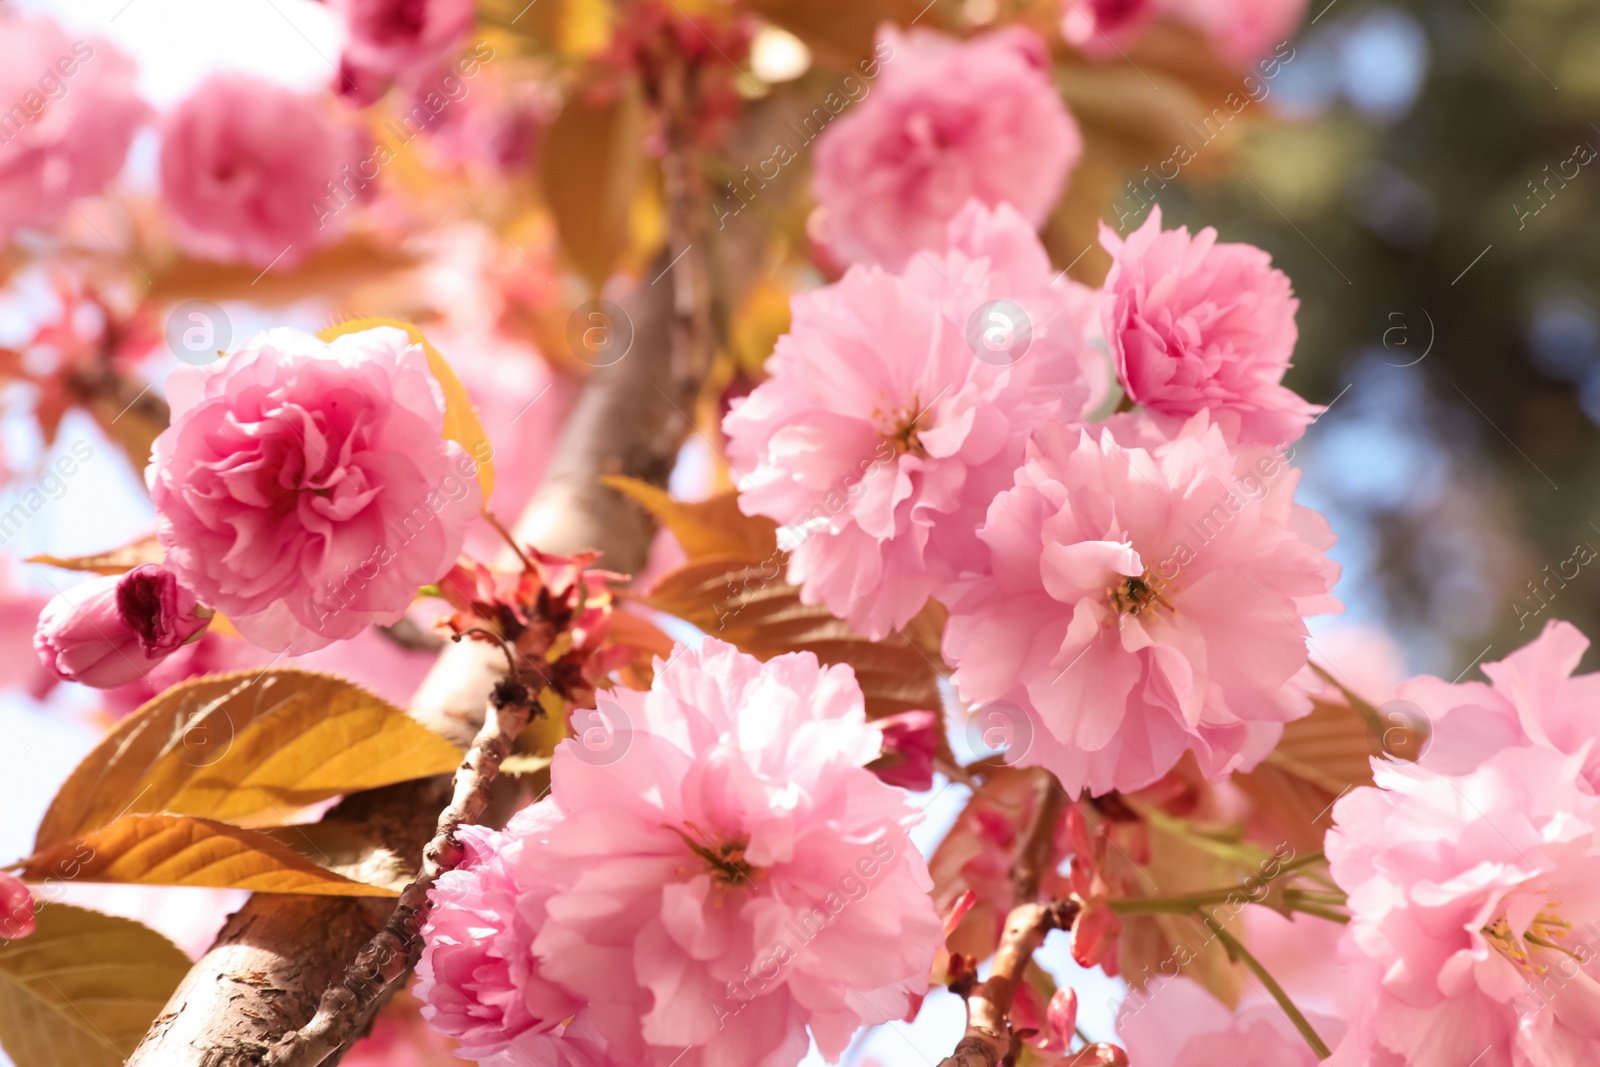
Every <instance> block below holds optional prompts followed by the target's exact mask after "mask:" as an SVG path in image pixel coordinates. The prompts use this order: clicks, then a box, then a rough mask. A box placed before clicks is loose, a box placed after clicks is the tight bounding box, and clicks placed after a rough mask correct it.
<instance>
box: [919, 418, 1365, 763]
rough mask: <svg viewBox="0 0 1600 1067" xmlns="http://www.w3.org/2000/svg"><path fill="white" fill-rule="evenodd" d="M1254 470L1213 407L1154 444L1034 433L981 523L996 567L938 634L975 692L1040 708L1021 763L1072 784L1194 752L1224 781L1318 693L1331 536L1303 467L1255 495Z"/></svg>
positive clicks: (965, 685)
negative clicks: (1318, 630)
mask: <svg viewBox="0 0 1600 1067" xmlns="http://www.w3.org/2000/svg"><path fill="white" fill-rule="evenodd" d="M1121 432H1122V433H1123V434H1124V435H1131V434H1133V431H1131V430H1129V429H1127V428H1126V425H1124V426H1123V427H1121ZM1144 432H1150V431H1148V430H1147V431H1144ZM1246 464H1249V465H1250V466H1249V468H1246ZM1244 469H1255V467H1254V462H1253V460H1252V457H1250V456H1248V455H1245V454H1241V455H1238V456H1236V455H1235V454H1234V453H1233V452H1231V451H1230V449H1229V447H1228V445H1227V444H1226V442H1225V441H1224V439H1223V436H1222V433H1221V432H1220V430H1219V429H1218V428H1217V427H1216V426H1214V425H1211V424H1209V422H1208V421H1207V419H1206V417H1205V416H1203V415H1201V416H1197V417H1196V418H1195V419H1193V420H1191V421H1190V422H1189V423H1188V424H1186V425H1185V426H1184V427H1183V428H1182V429H1181V432H1179V433H1178V435H1177V436H1175V437H1174V438H1172V439H1171V440H1169V441H1166V442H1165V443H1161V444H1155V445H1152V446H1151V447H1139V446H1135V445H1125V444H1122V443H1119V441H1118V440H1117V439H1116V438H1115V437H1114V436H1113V430H1112V429H1111V428H1108V427H1101V428H1100V429H1099V431H1098V436H1095V435H1094V434H1093V433H1091V432H1090V431H1088V430H1080V429H1066V428H1063V427H1056V426H1049V427H1045V428H1044V429H1041V430H1040V431H1038V432H1037V433H1036V434H1035V435H1034V438H1033V440H1032V441H1031V442H1030V444H1029V447H1028V454H1027V459H1026V462H1025V463H1024V464H1023V465H1022V466H1021V467H1020V468H1019V469H1018V470H1017V472H1016V483H1015V486H1014V488H1012V489H1010V490H1008V491H1007V492H1005V493H1002V494H1000V496H998V497H997V498H996V499H995V501H994V503H993V504H992V505H991V506H990V508H989V513H988V519H987V521H986V523H985V524H984V526H983V527H982V528H981V529H980V530H979V533H978V536H979V537H980V539H981V540H982V541H983V542H984V544H985V546H986V547H987V549H988V554H989V564H990V567H991V569H992V576H989V577H984V578H982V579H975V580H968V581H965V582H963V583H959V584H958V588H957V590H956V592H955V593H954V596H953V599H952V601H951V603H950V622H949V625H948V627H947V629H946V632H945V643H944V651H945V656H946V658H947V659H948V660H949V661H950V663H951V664H952V665H953V666H954V667H955V668H956V670H955V674H954V677H953V681H954V682H955V684H956V686H957V688H958V689H959V690H960V693H961V695H962V697H963V698H965V699H967V700H969V701H972V702H974V703H979V704H981V703H985V702H988V701H996V700H1007V701H1011V702H1013V703H1015V704H1017V705H1018V706H1019V707H1020V708H1021V709H1023V711H1024V712H1026V713H1027V715H1028V716H1029V718H1030V720H1031V721H1032V724H1033V727H1034V729H1033V731H1032V733H1033V738H1032V741H1031V744H1029V745H1027V746H1026V751H1022V752H1017V753H1014V754H1013V758H1014V759H1015V760H1016V761H1017V762H1020V763H1023V764H1027V765H1034V764H1037V765H1042V766H1044V767H1047V768H1049V769H1050V770H1051V771H1053V772H1055V774H1056V775H1057V776H1058V777H1059V778H1060V779H1061V781H1062V784H1063V785H1064V786H1065V787H1066V789H1067V790H1068V792H1069V793H1071V792H1076V791H1078V790H1081V789H1083V788H1085V787H1087V788H1088V789H1089V790H1091V791H1092V792H1094V793H1096V794H1098V793H1103V792H1106V791H1108V790H1111V789H1121V790H1128V789H1136V788H1139V787H1141V786H1144V785H1148V784H1149V783H1150V782H1152V781H1154V780H1155V779H1156V778H1158V777H1160V776H1161V775H1162V774H1163V773H1164V772H1166V771H1167V770H1168V769H1170V768H1171V767H1172V766H1173V765H1174V764H1175V763H1176V762H1177V761H1178V759H1179V757H1181V756H1182V755H1183V753H1184V752H1186V751H1190V752H1193V753H1194V754H1195V757H1196V759H1197V761H1198V764H1199V767H1200V769H1201V771H1202V772H1203V773H1204V774H1205V775H1207V776H1208V777H1210V778H1214V779H1215V778H1220V777H1223V776H1225V775H1226V774H1228V773H1229V772H1230V771H1233V770H1235V769H1239V768H1248V767H1251V766H1254V765H1255V763H1257V762H1259V761H1260V760H1261V759H1262V758H1263V757H1265V756H1266V754H1267V753H1268V752H1269V751H1270V750H1271V749H1272V747H1273V745H1274V744H1276V742H1277V739H1278V737H1279V735H1280V733H1281V730H1282V724H1283V723H1285V722H1287V721H1289V720H1291V719H1294V718H1298V717H1299V716H1301V715H1304V714H1305V713H1306V712H1307V711H1309V710H1310V701H1309V698H1308V695H1307V694H1308V692H1309V690H1310V689H1311V688H1312V684H1311V683H1310V682H1309V681H1308V680H1307V678H1308V676H1309V674H1310V672H1309V671H1306V670H1305V668H1306V636H1307V632H1306V628H1305V624H1304V622H1303V621H1302V617H1303V616H1306V615H1310V614H1318V613H1322V612H1327V611H1335V610H1338V607H1339V605H1338V601H1337V600H1335V599H1334V598H1333V597H1332V596H1331V595H1330V593H1329V591H1330V590H1331V588H1332V585H1333V581H1334V578H1335V577H1336V576H1337V573H1338V567H1337V565H1335V564H1333V563H1331V562H1329V561H1328V559H1327V558H1326V556H1325V555H1324V552H1325V550H1326V549H1327V548H1328V547H1329V546H1330V545H1331V544H1332V543H1333V537H1332V535H1331V533H1330V532H1329V531H1328V528H1327V524H1326V523H1325V522H1324V521H1323V520H1322V518H1321V517H1320V516H1318V515H1316V514H1315V513H1313V512H1311V511H1309V510H1307V509H1305V508H1302V507H1298V506H1296V505H1295V504H1294V502H1293V486H1294V483H1295V481H1296V480H1297V475H1296V474H1295V472H1293V471H1286V472H1284V473H1281V474H1277V475H1276V477H1277V478H1279V479H1284V481H1282V482H1281V483H1280V484H1281V488H1277V489H1274V490H1272V491H1270V492H1262V493H1261V494H1260V495H1259V496H1257V495H1255V494H1253V493H1251V492H1250V491H1249V490H1248V489H1245V488H1243V487H1244V486H1245V485H1246V482H1245V481H1244V479H1243V478H1242V477H1241V476H1242V474H1243V473H1244Z"/></svg>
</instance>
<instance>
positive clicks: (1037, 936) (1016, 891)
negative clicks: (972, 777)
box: [939, 768, 1078, 1067]
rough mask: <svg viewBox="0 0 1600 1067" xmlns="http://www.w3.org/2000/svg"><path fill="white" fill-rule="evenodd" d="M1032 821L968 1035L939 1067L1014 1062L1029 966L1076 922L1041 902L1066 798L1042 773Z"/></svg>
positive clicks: (1074, 908) (1074, 911)
mask: <svg viewBox="0 0 1600 1067" xmlns="http://www.w3.org/2000/svg"><path fill="white" fill-rule="evenodd" d="M1034 773H1035V775H1036V788H1037V793H1036V794H1035V798H1034V805H1033V815H1032V817H1031V819H1030V821H1029V824H1028V828H1027V831H1026V832H1025V833H1024V834H1023V837H1022V843H1021V844H1020V845H1018V846H1017V856H1016V859H1015V861H1014V862H1013V863H1012V867H1011V884H1012V891H1013V896H1012V903H1013V907H1012V909H1011V912H1010V914H1008V915H1007V916H1006V925H1005V929H1004V930H1002V931H1001V934H1000V944H999V946H998V947H997V948H996V949H995V954H994V969H993V970H991V971H990V972H989V977H988V978H986V979H985V980H984V981H982V982H979V983H977V984H976V985H974V986H973V987H972V988H971V990H970V991H968V993H967V994H966V999H967V1029H966V1033H964V1034H963V1035H962V1037H961V1040H960V1041H959V1042H957V1044H956V1049H955V1051H954V1052H953V1053H951V1054H950V1056H949V1057H948V1058H946V1059H945V1060H944V1061H943V1062H942V1063H940V1064H939V1067H998V1065H999V1064H1001V1063H1004V1062H1006V1061H1007V1060H1008V1059H1010V1058H1011V1055H1012V1045H1013V1044H1014V1042H1015V1040H1016V1039H1015V1037H1014V1036H1013V1034H1012V1032H1011V1004H1012V1002H1013V1001H1014V1000H1015V999H1016V993H1017V986H1018V985H1020V984H1021V983H1022V981H1023V976H1024V975H1025V974H1026V972H1027V969H1028V961H1029V960H1031V959H1033V954H1034V952H1035V951H1037V950H1038V948H1039V946H1040V945H1042V944H1044V938H1045V935H1046V934H1048V933H1049V932H1050V931H1051V930H1069V929H1071V928H1072V923H1073V920H1075V919H1076V918H1077V917H1078V905H1077V903H1076V902H1074V901H1045V902H1041V901H1039V900H1038V896H1039V887H1040V885H1041V883H1042V882H1043V881H1044V875H1045V872H1046V871H1047V870H1048V869H1049V868H1050V864H1051V861H1052V860H1053V859H1054V858H1055V837H1056V824H1057V823H1059V822H1060V821H1061V805H1062V803H1063V802H1064V801H1065V799H1066V794H1064V793H1063V792H1062V791H1061V786H1060V784H1059V783H1057V782H1056V780H1055V776H1054V775H1052V774H1051V773H1050V772H1049V771H1047V770H1044V769H1043V768H1040V769H1039V770H1037V771H1035V772H1034Z"/></svg>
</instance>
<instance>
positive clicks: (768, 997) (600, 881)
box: [418, 639, 943, 1067]
mask: <svg viewBox="0 0 1600 1067" xmlns="http://www.w3.org/2000/svg"><path fill="white" fill-rule="evenodd" d="M612 700H614V703H612V702H611V701H612ZM600 710H601V712H602V713H604V714H606V715H607V716H609V718H610V721H611V723H612V725H613V728H614V729H615V730H616V734H615V736H614V737H613V738H612V741H613V742H614V743H612V744H607V745H606V746H604V747H603V748H597V747H593V746H590V747H586V746H585V744H584V741H583V740H582V739H580V738H573V739H569V740H567V741H564V742H562V743H561V745H560V746H558V748H557V750H556V753H555V759H554V762H553V764H552V766H551V783H552V785H551V793H550V795H549V797H547V798H546V799H544V800H541V801H539V802H538V803H536V804H534V805H533V806H532V807H530V808H527V809H525V810H524V811H522V812H520V813H519V814H518V815H517V816H515V817H514V818H513V819H512V821H511V824H510V825H509V826H508V827H507V828H506V830H505V831H503V832H498V833H491V832H487V831H482V830H476V829H470V830H468V831H466V832H465V839H464V843H465V844H466V845H467V848H468V853H469V855H468V861H467V862H466V863H465V864H464V865H463V866H462V867H461V868H460V869H458V870H457V871H455V872H453V873H451V874H447V875H445V876H444V878H443V879H441V881H440V884H439V886H438V887H437V888H436V889H435V890H434V894H433V899H434V908H433V911H432V912H431V916H430V920H429V924H428V926H427V928H426V929H425V931H424V935H425V937H426V941H427V948H426V950H425V951H424V954H423V960H422V964H421V967H420V968H419V974H420V975H421V982H420V984H419V986H418V994H419V995H420V996H421V997H422V999H423V1000H424V1001H425V1003H426V1008H425V1012H426V1014H427V1016H428V1018H429V1019H430V1021H431V1023H432V1024H433V1026H434V1027H435V1028H436V1029H438V1030H439V1031H440V1032H442V1033H444V1034H446V1035H448V1036H451V1037H453V1038H455V1039H457V1040H459V1041H460V1042H462V1046H463V1048H462V1053H463V1055H466V1056H468V1057H470V1058H473V1059H477V1060H479V1061H480V1062H484V1063H489V1064H494V1065H496V1067H511V1065H512V1064H524V1063H538V1064H546V1063H548V1064H569V1065H572V1067H601V1065H613V1064H615V1065H621V1064H628V1065H630V1067H631V1065H638V1064H653V1065H655V1067H668V1065H669V1064H672V1063H680V1064H686V1065H688V1067H751V1065H761V1067H792V1065H794V1064H796V1063H798V1062H799V1061H800V1059H801V1058H802V1057H803V1056H804V1055H805V1052H806V1048H807V1046H808V1037H807V1032H808V1030H809V1033H810V1036H811V1038H813V1039H814V1040H815V1041H816V1043H817V1045H818V1047H819V1048H820V1049H821V1050H822V1052H823V1054H824V1055H825V1056H827V1057H828V1058H829V1060H830V1061H834V1060H837V1059H838V1057H839V1055H840V1054H841V1053H842V1052H843V1051H844V1048H845V1046H846V1045H847V1044H848V1043H849V1040H850V1037H851V1035H852V1034H853V1033H854V1032H855V1030H856V1029H857V1028H858V1027H860V1026H861V1025H862V1024H864V1023H870V1022H883V1021H885V1020H887V1019H895V1018H900V1017H903V1016H904V1015H906V1013H907V1011H908V1009H909V1007H910V1005H911V1004H912V1003H913V998H916V997H919V996H920V995H921V994H922V993H923V992H924V990H925V988H926V985H927V981H928V973H929V967H930V965H931V963H932V960H933V956H934V952H935V950H936V948H937V947H938V946H939V945H941V944H942V942H943V928H942V926H941V923H940V921H939V919H938V917H937V916H936V915H935V913H934V910H933V904H932V901H931V899H930V897H929V890H930V889H931V887H932V883H931V881H930V880H929V878H928V872H927V868H926V867H925V866H924V864H923V861H922V859H921V857H920V856H919V855H918V854H917V852H916V849H915V848H914V847H913V845H912V844H911V841H910V839H909V838H908V837H907V834H906V827H907V824H908V822H909V821H910V819H911V817H912V816H913V814H914V810H913V809H912V808H911V807H910V806H909V805H907V803H906V801H905V794H904V793H903V792H901V791H899V790H897V789H894V788H892V787H890V786H887V785H885V784H883V783H882V782H880V781H879V780H878V779H877V777H876V776H875V775H873V774H872V772H871V771H868V770H867V769H866V767H865V765H866V764H867V763H869V762H871V761H872V760H873V759H875V758H876V757H877V756H878V754H879V751H880V745H881V736H880V733H879V731H878V730H877V729H876V728H874V727H873V726H872V725H871V724H869V723H868V722H867V721H866V716H865V713H864V710H863V702H862V696H861V691H860V689H859V687H858V686H857V685H856V682H855V679H854V676H853V675H852V674H851V672H850V670H849V669H848V668H846V667H826V668H824V667H821V666H820V665H819V664H818V663H817V660H816V658H815V657H814V656H812V655H811V654H810V653H799V654H790V655H783V656H778V657H776V658H775V659H772V660H770V661H768V662H766V663H761V662H759V661H758V660H756V659H754V658H753V657H751V656H748V655H745V654H744V653H741V652H739V651H737V650H736V649H734V648H732V647H731V646H729V645H724V644H721V643H720V642H717V641H715V640H711V639H708V640H707V641H706V642H705V644H704V645H703V646H702V647H701V648H700V649H699V650H698V651H694V650H688V649H682V650H680V651H679V652H678V653H676V654H675V655H674V656H673V658H672V659H671V660H670V661H668V662H660V661H658V662H657V665H656V676H655V681H654V683H653V684H652V686H651V689H650V691H649V692H636V691H631V690H626V689H618V690H613V691H612V692H611V694H610V698H606V699H603V700H602V703H601V709H600Z"/></svg>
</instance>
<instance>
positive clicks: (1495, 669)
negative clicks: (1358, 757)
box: [1396, 619, 1600, 793]
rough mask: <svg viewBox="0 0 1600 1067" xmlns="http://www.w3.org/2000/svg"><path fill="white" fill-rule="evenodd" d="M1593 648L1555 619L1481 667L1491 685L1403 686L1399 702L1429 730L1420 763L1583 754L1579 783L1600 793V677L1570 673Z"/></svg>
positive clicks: (1453, 764)
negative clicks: (1536, 748)
mask: <svg viewBox="0 0 1600 1067" xmlns="http://www.w3.org/2000/svg"><path fill="white" fill-rule="evenodd" d="M1588 648H1589V639H1588V638H1587V637H1584V636H1583V634H1581V633H1579V632H1578V630H1577V628H1576V627H1574V626H1573V625H1572V624H1571V623H1568V622H1562V621H1559V620H1555V619H1552V620H1551V621H1550V622H1548V623H1546V624H1545V628H1544V630H1543V632H1542V633H1540V634H1539V636H1538V637H1536V638H1534V639H1533V640H1532V641H1530V642H1529V643H1528V644H1526V645H1524V646H1523V647H1522V648H1519V649H1517V650H1516V651H1515V652H1513V653H1511V655H1509V656H1507V657H1506V658H1505V659H1503V660H1499V661H1498V662H1495V663H1485V664H1484V665H1483V673H1484V674H1485V675H1487V676H1488V678H1489V683H1488V684H1487V685H1486V684H1484V683H1483V682H1462V683H1459V684H1452V683H1450V682H1446V681H1444V680H1443V679H1440V678H1434V677H1430V676H1426V675H1425V676H1423V677H1420V678H1414V679H1412V680H1411V681H1409V682H1406V683H1405V684H1403V685H1401V686H1400V688H1399V689H1398V691H1397V693H1396V695H1397V697H1398V698H1399V699H1400V700H1404V701H1409V702H1410V703H1411V704H1412V705H1413V706H1414V707H1415V709H1417V710H1420V711H1421V716H1422V718H1423V720H1424V721H1426V722H1427V723H1429V724H1430V725H1431V729H1432V735H1431V737H1430V738H1429V740H1428V747H1427V749H1426V751H1424V752H1423V753H1422V765H1423V766H1425V767H1428V768H1430V769H1432V770H1435V771H1439V772H1441V773H1444V774H1463V773H1465V772H1467V771H1470V770H1472V769H1473V768H1474V767H1476V766H1478V764H1480V763H1482V762H1483V761H1484V760H1485V759H1486V758H1488V757H1489V756H1490V755H1492V754H1494V753H1495V752H1498V751H1500V750H1501V749H1504V748H1508V747H1511V746H1513V745H1543V746H1547V747H1550V748H1554V749H1556V750H1557V751H1558V752H1564V753H1567V754H1568V755H1582V756H1583V763H1582V767H1583V770H1582V781H1583V782H1584V784H1585V785H1586V786H1587V787H1588V788H1589V790H1590V791H1591V792H1597V793H1600V744H1596V742H1597V741H1600V729H1597V724H1596V723H1595V719H1594V709H1595V707H1596V706H1597V703H1600V674H1574V673H1573V672H1574V671H1576V670H1577V669H1578V661H1579V660H1581V659H1582V658H1583V654H1584V652H1586V651H1587V650H1588ZM1407 710H1410V709H1407Z"/></svg>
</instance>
